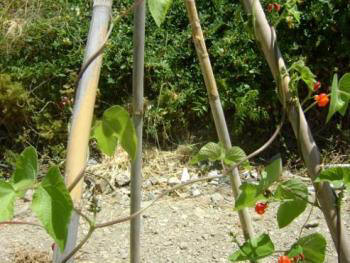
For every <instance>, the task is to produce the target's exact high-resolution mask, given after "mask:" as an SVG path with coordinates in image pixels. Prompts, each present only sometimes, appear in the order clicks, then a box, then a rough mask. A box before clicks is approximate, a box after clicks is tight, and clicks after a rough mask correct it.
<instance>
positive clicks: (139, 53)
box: [130, 0, 146, 263]
mask: <svg viewBox="0 0 350 263" xmlns="http://www.w3.org/2000/svg"><path fill="white" fill-rule="evenodd" d="M135 1H138V0H135ZM145 2H146V1H142V2H141V3H140V4H138V5H137V6H136V8H135V12H134V35H133V44H134V55H133V56H134V62H133V83H132V88H133V102H132V105H133V121H134V126H135V130H136V136H137V150H136V157H135V160H134V161H133V163H132V165H131V182H130V187H131V191H130V192H131V196H130V202H131V203H130V214H133V213H135V212H137V211H139V210H140V209H141V199H142V195H141V186H142V128H143V76H144V46H145V9H146V7H145ZM141 223H142V222H141V215H138V216H136V217H134V218H133V219H132V220H131V221H130V262H131V263H139V262H141V242H140V236H141Z"/></svg>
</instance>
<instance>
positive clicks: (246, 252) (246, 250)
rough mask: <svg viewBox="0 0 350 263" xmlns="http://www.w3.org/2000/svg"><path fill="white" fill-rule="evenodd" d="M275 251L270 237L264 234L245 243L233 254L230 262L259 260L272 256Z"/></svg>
mask: <svg viewBox="0 0 350 263" xmlns="http://www.w3.org/2000/svg"><path fill="white" fill-rule="evenodd" d="M274 251H275V246H274V245H273V243H272V241H271V239H270V236H269V235H267V234H262V235H260V236H259V237H257V238H255V239H252V240H248V241H247V242H245V243H244V244H243V245H242V246H241V247H240V248H239V250H238V251H236V252H235V253H233V254H232V255H231V256H230V257H229V260H230V261H231V262H238V261H244V260H252V261H255V260H258V259H261V258H264V257H267V256H270V255H272V254H273V252H274Z"/></svg>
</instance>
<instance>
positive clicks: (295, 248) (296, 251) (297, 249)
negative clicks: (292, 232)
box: [287, 244, 303, 258]
mask: <svg viewBox="0 0 350 263" xmlns="http://www.w3.org/2000/svg"><path fill="white" fill-rule="evenodd" d="M301 253H303V247H302V246H300V245H298V244H294V245H293V246H292V247H291V249H290V250H289V252H288V254H287V256H288V257H290V258H292V257H295V256H298V255H300V254H301Z"/></svg>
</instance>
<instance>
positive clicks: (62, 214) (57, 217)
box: [32, 166, 73, 251]
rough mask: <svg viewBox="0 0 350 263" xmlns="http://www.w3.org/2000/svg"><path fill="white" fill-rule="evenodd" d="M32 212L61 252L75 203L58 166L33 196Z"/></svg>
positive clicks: (50, 171)
mask: <svg viewBox="0 0 350 263" xmlns="http://www.w3.org/2000/svg"><path fill="white" fill-rule="evenodd" d="M32 210H33V212H34V213H35V214H36V216H37V217H38V218H39V220H40V222H41V223H42V224H43V226H44V227H45V230H46V231H47V233H48V234H49V235H50V236H51V237H52V238H53V239H54V240H55V242H56V244H58V246H59V248H60V249H61V251H63V250H64V247H65V245H66V241H67V236H68V225H69V221H70V217H71V213H72V210H73V202H72V199H71V197H70V195H69V192H68V191H67V188H66V186H65V184H64V180H63V177H62V175H61V173H60V170H59V169H58V167H57V166H54V167H51V168H50V169H49V171H48V172H47V175H46V176H45V178H44V180H43V181H42V182H41V183H40V185H39V187H38V188H37V189H36V191H35V193H34V195H33V202H32Z"/></svg>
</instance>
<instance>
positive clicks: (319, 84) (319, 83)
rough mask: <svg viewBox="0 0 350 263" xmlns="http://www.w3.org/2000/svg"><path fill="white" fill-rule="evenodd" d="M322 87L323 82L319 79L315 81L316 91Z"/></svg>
mask: <svg viewBox="0 0 350 263" xmlns="http://www.w3.org/2000/svg"><path fill="white" fill-rule="evenodd" d="M320 88H321V82H319V81H317V82H315V83H314V91H317V90H319V89H320Z"/></svg>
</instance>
